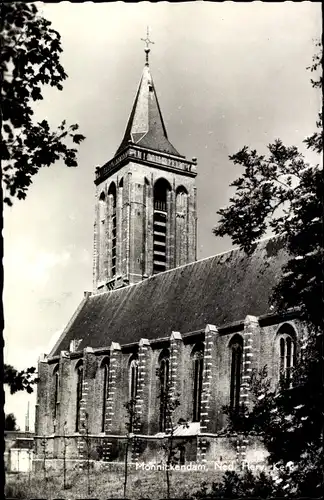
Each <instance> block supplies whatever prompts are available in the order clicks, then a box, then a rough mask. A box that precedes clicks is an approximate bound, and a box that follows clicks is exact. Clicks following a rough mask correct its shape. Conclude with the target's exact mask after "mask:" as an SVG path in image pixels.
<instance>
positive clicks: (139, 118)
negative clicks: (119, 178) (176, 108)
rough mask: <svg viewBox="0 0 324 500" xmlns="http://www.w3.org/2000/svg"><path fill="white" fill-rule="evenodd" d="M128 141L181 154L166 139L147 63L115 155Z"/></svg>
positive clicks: (165, 151) (157, 149) (161, 150)
mask: <svg viewBox="0 0 324 500" xmlns="http://www.w3.org/2000/svg"><path fill="white" fill-rule="evenodd" d="M129 141H130V142H132V143H133V144H137V145H138V146H142V147H144V148H148V149H154V150H155V151H160V152H162V153H169V154H172V155H176V156H181V155H180V154H179V153H178V151H177V150H176V149H175V148H174V147H173V146H172V144H171V142H170V141H169V139H168V135H167V131H166V128H165V125H164V121H163V118H162V113H161V109H160V106H159V102H158V98H157V95H156V92H155V87H154V83H153V79H152V76H151V73H150V68H149V65H148V63H147V64H146V65H145V66H144V70H143V74H142V78H141V81H140V84H139V87H138V91H137V94H136V97H135V101H134V104H133V108H132V111H131V114H130V117H129V120H128V123H127V127H126V131H125V135H124V138H123V140H122V142H121V144H120V146H119V148H118V150H117V152H116V155H117V154H118V153H120V152H121V151H122V150H123V149H124V148H125V147H126V146H127V145H128V143H129Z"/></svg>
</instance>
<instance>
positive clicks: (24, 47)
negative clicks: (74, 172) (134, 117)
mask: <svg viewBox="0 0 324 500" xmlns="http://www.w3.org/2000/svg"><path fill="white" fill-rule="evenodd" d="M1 19H2V31H1V53H0V71H1V75H2V89H1V99H2V144H1V159H2V162H3V182H4V184H5V188H6V191H7V196H6V197H5V198H4V202H5V203H7V204H8V205H12V201H13V198H14V197H17V198H18V199H24V198H25V197H26V194H27V190H28V188H29V186H30V185H31V183H32V177H33V176H34V175H35V174H36V173H37V172H38V171H39V169H40V168H41V167H45V166H46V167H49V166H50V165H52V164H53V163H55V161H57V160H59V159H62V160H63V161H64V163H65V165H66V166H68V167H76V166H77V161H76V154H77V149H76V148H73V147H72V148H71V147H68V146H67V145H66V143H65V141H66V140H67V139H69V140H70V141H72V143H74V144H76V145H78V144H80V143H81V142H82V141H83V140H84V139H85V137H84V136H83V135H82V134H79V133H77V130H78V125H77V124H74V125H70V126H67V125H66V122H65V120H64V121H63V122H62V123H61V125H60V126H59V127H58V130H56V131H52V130H51V129H50V126H49V124H48V122H47V120H45V119H44V120H42V121H41V122H39V123H34V122H33V120H32V117H33V114H34V111H33V102H35V101H39V100H42V99H43V95H42V87H43V86H44V85H50V86H51V87H55V88H57V89H58V90H62V89H63V86H62V82H63V81H64V80H65V79H66V78H67V74H66V73H65V71H64V68H63V66H62V65H61V64H60V53H61V52H62V47H61V37H60V35H59V33H58V32H57V31H55V30H54V29H52V28H51V23H50V21H47V20H46V19H44V18H42V17H41V16H39V15H38V10H37V7H36V5H35V4H33V3H31V4H29V3H25V2H11V3H2V4H1Z"/></svg>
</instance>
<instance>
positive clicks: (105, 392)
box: [101, 358, 110, 432]
mask: <svg viewBox="0 0 324 500" xmlns="http://www.w3.org/2000/svg"><path fill="white" fill-rule="evenodd" d="M101 369H102V377H103V386H102V418H101V432H105V422H106V409H107V400H108V397H109V382H110V380H109V379H110V359H109V358H105V359H104V360H103V362H102V365H101Z"/></svg>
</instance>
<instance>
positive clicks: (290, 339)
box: [277, 324, 296, 384]
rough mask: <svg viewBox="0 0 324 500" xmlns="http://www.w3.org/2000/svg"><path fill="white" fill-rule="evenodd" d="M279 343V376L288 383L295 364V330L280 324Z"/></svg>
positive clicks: (287, 325)
mask: <svg viewBox="0 0 324 500" xmlns="http://www.w3.org/2000/svg"><path fill="white" fill-rule="evenodd" d="M277 341H278V344H279V359H280V362H279V378H280V380H282V381H284V382H286V383H288V384H289V383H290V381H291V379H292V370H293V368H294V366H295V364H296V332H295V330H294V328H293V327H292V326H291V325H289V324H285V325H282V326H281V327H280V329H279V331H278V334H277Z"/></svg>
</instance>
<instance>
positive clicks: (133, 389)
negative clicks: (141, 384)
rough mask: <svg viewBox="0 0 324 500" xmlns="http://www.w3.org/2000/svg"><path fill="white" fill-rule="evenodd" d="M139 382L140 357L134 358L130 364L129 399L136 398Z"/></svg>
mask: <svg viewBox="0 0 324 500" xmlns="http://www.w3.org/2000/svg"><path fill="white" fill-rule="evenodd" d="M137 384H138V359H137V357H134V358H132V360H131V362H130V365H129V399H135V398H136V396H137Z"/></svg>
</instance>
